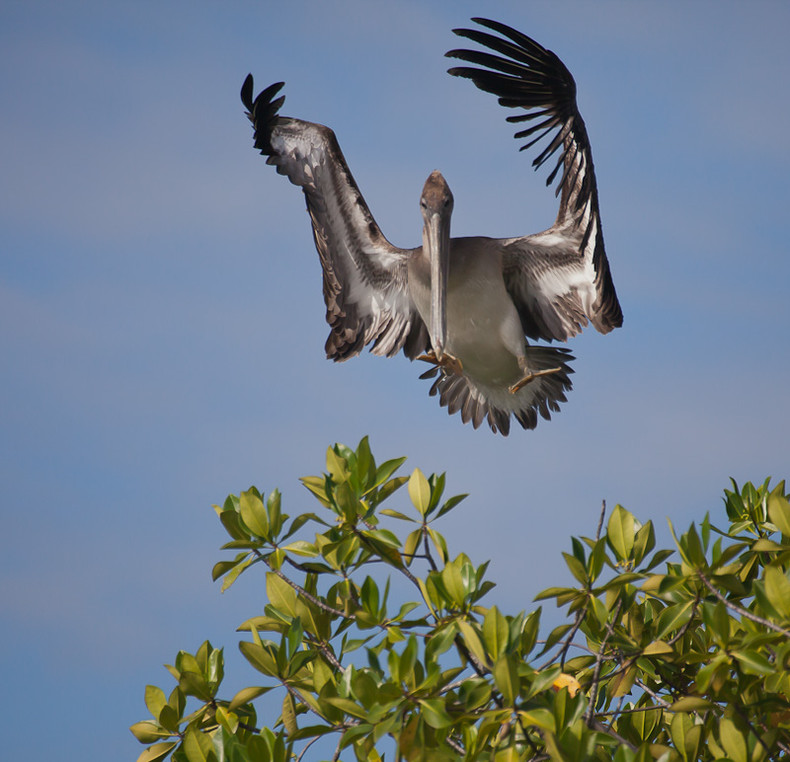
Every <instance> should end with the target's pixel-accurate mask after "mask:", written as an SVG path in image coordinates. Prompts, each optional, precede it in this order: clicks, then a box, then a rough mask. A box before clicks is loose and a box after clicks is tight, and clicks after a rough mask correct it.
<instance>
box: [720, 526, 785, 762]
mask: <svg viewBox="0 0 790 762" xmlns="http://www.w3.org/2000/svg"><path fill="white" fill-rule="evenodd" d="M774 523H776V522H774ZM719 741H721V745H722V746H723V747H724V751H725V752H726V754H727V756H728V757H729V758H730V759H731V760H732V762H746V760H747V759H748V757H747V752H746V739H745V738H744V737H743V733H741V731H740V730H738V728H737V727H736V726H735V723H734V722H733V721H732V720H731V719H729V718H728V717H722V718H721V720H720V721H719Z"/></svg>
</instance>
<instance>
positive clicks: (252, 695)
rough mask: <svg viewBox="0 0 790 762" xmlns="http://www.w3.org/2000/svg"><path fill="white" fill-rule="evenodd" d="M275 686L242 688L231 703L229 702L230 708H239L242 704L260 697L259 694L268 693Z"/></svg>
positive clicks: (231, 709)
mask: <svg viewBox="0 0 790 762" xmlns="http://www.w3.org/2000/svg"><path fill="white" fill-rule="evenodd" d="M272 688H274V686H272V685H270V686H266V687H263V686H251V687H249V688H242V689H241V690H240V691H239V692H238V693H237V694H236V695H235V696H234V697H233V699H232V700H231V702H230V704H228V709H230V711H233V710H234V709H238V708H239V707H240V706H242V705H244V704H248V703H250V701H253V700H254V699H256V698H258V696H263V694H264V693H268V692H269V691H270V690H272Z"/></svg>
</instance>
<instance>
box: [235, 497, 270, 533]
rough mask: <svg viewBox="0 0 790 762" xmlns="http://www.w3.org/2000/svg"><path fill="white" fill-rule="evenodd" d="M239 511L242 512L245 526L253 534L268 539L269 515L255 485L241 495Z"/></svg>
mask: <svg viewBox="0 0 790 762" xmlns="http://www.w3.org/2000/svg"><path fill="white" fill-rule="evenodd" d="M239 513H241V518H242V521H243V522H244V524H245V526H246V527H247V529H249V530H250V532H251V533H252V534H253V535H255V536H257V537H262V538H263V539H268V535H269V516H268V514H267V512H266V509H265V508H264V507H263V500H261V496H260V495H259V494H258V490H256V489H255V488H254V487H251V488H250V489H248V490H247V491H246V492H242V493H241V495H239Z"/></svg>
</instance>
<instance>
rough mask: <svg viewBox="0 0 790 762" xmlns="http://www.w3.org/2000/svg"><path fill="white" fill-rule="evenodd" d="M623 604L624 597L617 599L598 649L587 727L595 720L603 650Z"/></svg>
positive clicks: (586, 713) (588, 707)
mask: <svg viewBox="0 0 790 762" xmlns="http://www.w3.org/2000/svg"><path fill="white" fill-rule="evenodd" d="M622 605H623V601H622V599H620V600H619V601H617V606H615V609H614V611H613V612H612V618H611V620H609V622H607V624H606V634H605V635H604V637H603V640H602V641H601V647H600V648H599V649H598V654H597V656H596V658H595V670H594V672H593V681H592V685H591V686H590V700H589V702H588V703H587V711H586V712H585V720H586V722H587V727H592V723H593V721H594V718H593V711H594V709H595V703H596V701H597V700H598V683H599V681H600V679H601V664H602V663H603V652H604V649H605V648H606V641H607V640H609V637H610V636H611V634H612V631H613V630H614V625H613V622H614V620H615V619H617V617H618V616H619V615H620V607H621V606H622Z"/></svg>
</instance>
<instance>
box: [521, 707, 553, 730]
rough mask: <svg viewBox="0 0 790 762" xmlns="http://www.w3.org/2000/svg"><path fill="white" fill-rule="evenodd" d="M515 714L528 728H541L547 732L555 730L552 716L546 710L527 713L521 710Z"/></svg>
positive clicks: (533, 710) (540, 709) (531, 710)
mask: <svg viewBox="0 0 790 762" xmlns="http://www.w3.org/2000/svg"><path fill="white" fill-rule="evenodd" d="M517 714H518V718H519V720H521V722H522V723H523V724H524V725H526V726H528V727H534V728H541V729H543V730H548V731H549V732H554V730H555V725H554V715H553V714H552V713H551V712H550V711H549V710H548V709H542V708H538V709H530V710H529V711H525V710H523V709H522V710H519V711H518V713H517Z"/></svg>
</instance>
